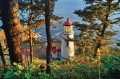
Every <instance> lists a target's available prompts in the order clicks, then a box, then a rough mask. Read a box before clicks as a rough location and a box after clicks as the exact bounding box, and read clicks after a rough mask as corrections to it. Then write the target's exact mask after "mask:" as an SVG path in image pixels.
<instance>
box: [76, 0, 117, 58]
mask: <svg viewBox="0 0 120 79" xmlns="http://www.w3.org/2000/svg"><path fill="white" fill-rule="evenodd" d="M118 10H119V2H114V0H104V1H96V2H95V3H94V4H91V5H90V6H87V7H86V8H85V9H84V10H76V11H75V14H77V15H78V16H80V17H82V19H83V21H85V22H86V24H85V23H84V24H80V23H79V22H76V23H75V26H77V27H78V29H79V30H81V33H80V35H79V37H78V38H79V40H80V42H82V43H84V44H85V46H86V48H89V49H94V51H95V54H94V57H95V58H96V57H97V49H98V48H99V49H101V47H103V46H104V47H105V46H109V45H111V44H112V42H110V40H111V39H112V38H113V37H114V36H115V35H116V32H115V31H111V30H112V29H113V26H114V25H115V24H117V23H118V21H117V19H118V18H114V19H111V17H112V16H113V15H117V13H118ZM109 29H111V30H109ZM80 46H81V47H82V46H83V45H81V44H80ZM83 47H84V46H83Z"/></svg>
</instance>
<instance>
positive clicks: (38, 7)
mask: <svg viewBox="0 0 120 79" xmlns="http://www.w3.org/2000/svg"><path fill="white" fill-rule="evenodd" d="M44 4H45V1H44V0H19V5H20V10H21V11H22V14H21V16H22V17H23V19H21V22H22V23H24V24H27V26H29V35H30V52H31V63H32V62H33V42H32V29H33V28H38V27H40V26H43V25H45V19H44V17H45V5H44ZM54 7H55V2H54V1H53V0H51V1H50V9H51V10H50V15H51V16H50V26H53V27H56V26H54V21H57V22H58V23H61V22H60V21H59V20H60V19H62V17H59V16H55V15H53V14H52V12H53V11H54ZM26 14H27V18H26V17H24V15H26ZM42 18H43V19H42Z"/></svg>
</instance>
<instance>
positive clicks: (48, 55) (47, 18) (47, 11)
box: [45, 0, 52, 74]
mask: <svg viewBox="0 0 120 79" xmlns="http://www.w3.org/2000/svg"><path fill="white" fill-rule="evenodd" d="M45 25H46V35H47V50H46V63H47V69H46V70H47V73H48V74H49V73H50V72H51V68H50V66H49V64H50V63H51V46H52V44H51V34H50V1H49V0H45Z"/></svg>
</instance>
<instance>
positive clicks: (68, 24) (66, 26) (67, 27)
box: [63, 18, 73, 34]
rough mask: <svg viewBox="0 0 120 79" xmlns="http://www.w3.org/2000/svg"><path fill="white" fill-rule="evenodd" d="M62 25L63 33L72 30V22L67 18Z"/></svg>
mask: <svg viewBox="0 0 120 79" xmlns="http://www.w3.org/2000/svg"><path fill="white" fill-rule="evenodd" d="M63 25H64V33H65V34H66V33H67V34H69V33H72V32H73V27H72V22H71V21H69V18H67V21H66V22H65V23H63Z"/></svg>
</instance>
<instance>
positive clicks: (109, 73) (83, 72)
mask: <svg viewBox="0 0 120 79" xmlns="http://www.w3.org/2000/svg"><path fill="white" fill-rule="evenodd" d="M98 63H99V62H98V60H97V59H94V58H91V57H89V56H86V57H84V58H82V57H81V58H80V57H76V58H75V59H74V60H73V59H70V60H65V61H53V63H52V64H51V65H50V66H51V68H52V71H51V73H50V74H46V72H41V69H40V68H39V66H36V65H35V64H33V65H30V66H27V67H24V66H22V65H20V64H17V63H14V67H11V68H9V69H8V70H7V72H4V71H0V78H3V77H4V78H7V79H13V78H18V79H98V78H99V67H98ZM100 67H101V68H100V74H101V79H119V78H120V76H119V74H120V54H118V55H112V56H108V55H106V56H101V66H100Z"/></svg>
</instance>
